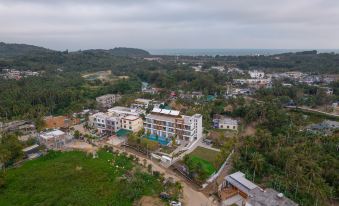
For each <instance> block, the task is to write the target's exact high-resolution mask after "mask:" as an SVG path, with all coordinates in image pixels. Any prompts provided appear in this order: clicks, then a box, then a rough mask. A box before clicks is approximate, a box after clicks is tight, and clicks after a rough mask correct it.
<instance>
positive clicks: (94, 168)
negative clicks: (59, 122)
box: [0, 151, 162, 206]
mask: <svg viewBox="0 0 339 206" xmlns="http://www.w3.org/2000/svg"><path fill="white" fill-rule="evenodd" d="M112 160H113V161H112ZM133 167H135V166H134V163H133V161H132V160H131V159H129V158H128V157H126V156H124V155H116V154H112V153H109V152H106V151H100V152H98V158H96V159H93V158H92V155H89V156H88V155H86V153H83V152H64V153H61V152H50V153H49V154H47V155H46V156H44V157H41V158H39V159H37V160H32V161H29V162H27V163H25V164H24V165H23V166H21V167H19V168H14V169H9V170H8V171H7V172H6V175H5V187H4V188H0V205H1V206H9V205H15V206H20V205H25V206H26V205H27V206H30V205H36V206H38V205H39V206H40V205H41V206H42V205H73V206H74V205H79V206H80V205H81V206H87V205H119V206H120V205H121V206H130V205H132V204H133V202H134V201H135V200H137V199H139V198H141V196H143V195H156V194H158V193H159V192H160V191H161V190H162V186H161V184H160V182H159V181H158V180H157V179H156V178H155V177H154V176H151V175H149V174H146V173H143V172H140V171H137V172H134V173H133V174H132V176H131V175H128V178H127V180H126V179H124V178H121V177H122V176H123V174H126V173H127V171H129V174H131V173H132V171H133Z"/></svg>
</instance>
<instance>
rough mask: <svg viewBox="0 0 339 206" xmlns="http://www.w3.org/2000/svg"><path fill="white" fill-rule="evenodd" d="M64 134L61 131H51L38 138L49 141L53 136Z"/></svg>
mask: <svg viewBox="0 0 339 206" xmlns="http://www.w3.org/2000/svg"><path fill="white" fill-rule="evenodd" d="M64 134H65V132H63V131H61V130H58V129H56V130H53V131H50V132H45V133H42V134H41V135H40V136H41V137H42V138H44V139H51V138H53V137H55V136H60V135H64Z"/></svg>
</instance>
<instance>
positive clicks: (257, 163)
mask: <svg viewBox="0 0 339 206" xmlns="http://www.w3.org/2000/svg"><path fill="white" fill-rule="evenodd" d="M250 162H251V166H252V168H253V181H254V179H255V173H256V172H257V173H260V172H261V171H262V168H263V166H264V163H265V159H264V157H263V155H262V154H260V153H258V152H254V153H253V154H252V158H251V161H250Z"/></svg>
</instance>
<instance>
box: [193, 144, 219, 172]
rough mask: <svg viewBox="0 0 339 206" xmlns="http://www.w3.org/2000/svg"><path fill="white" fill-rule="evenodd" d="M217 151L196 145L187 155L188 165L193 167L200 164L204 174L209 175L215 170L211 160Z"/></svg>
mask: <svg viewBox="0 0 339 206" xmlns="http://www.w3.org/2000/svg"><path fill="white" fill-rule="evenodd" d="M217 154H218V152H217V151H214V150H210V149H206V148H203V147H197V148H196V149H195V150H193V152H191V153H190V154H189V155H188V156H189V161H188V164H189V167H190V168H195V167H196V165H198V164H201V166H202V170H203V171H204V174H206V175H211V174H213V173H214V172H215V171H216V168H215V167H214V166H213V162H214V160H215V157H216V156H217Z"/></svg>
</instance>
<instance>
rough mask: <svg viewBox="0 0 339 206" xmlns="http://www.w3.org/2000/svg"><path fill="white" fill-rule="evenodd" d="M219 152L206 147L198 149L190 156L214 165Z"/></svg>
mask: <svg viewBox="0 0 339 206" xmlns="http://www.w3.org/2000/svg"><path fill="white" fill-rule="evenodd" d="M218 153H219V152H217V151H214V150H211V149H207V148H204V147H197V148H196V149H194V150H193V152H191V153H190V155H193V156H197V157H199V158H201V159H203V160H206V161H208V162H211V163H213V162H214V161H215V158H216V156H217V155H218Z"/></svg>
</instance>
